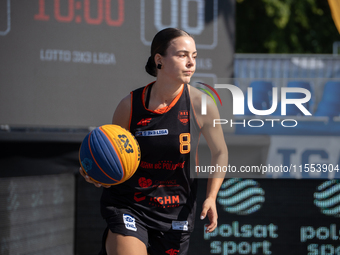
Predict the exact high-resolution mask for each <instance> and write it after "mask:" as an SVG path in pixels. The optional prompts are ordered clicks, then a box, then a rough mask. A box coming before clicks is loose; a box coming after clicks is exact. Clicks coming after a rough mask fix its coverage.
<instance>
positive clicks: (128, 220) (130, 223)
mask: <svg viewBox="0 0 340 255" xmlns="http://www.w3.org/2000/svg"><path fill="white" fill-rule="evenodd" d="M123 220H124V224H125V227H126V229H129V230H132V231H137V227H136V221H135V218H134V217H132V216H131V215H129V214H123Z"/></svg>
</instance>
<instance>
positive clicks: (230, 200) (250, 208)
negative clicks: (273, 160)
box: [217, 178, 265, 215]
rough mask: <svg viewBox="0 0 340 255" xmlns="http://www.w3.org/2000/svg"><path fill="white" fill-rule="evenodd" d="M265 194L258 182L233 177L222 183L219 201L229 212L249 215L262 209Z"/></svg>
mask: <svg viewBox="0 0 340 255" xmlns="http://www.w3.org/2000/svg"><path fill="white" fill-rule="evenodd" d="M264 194H265V192H264V190H263V189H262V188H261V187H260V185H259V183H258V182H256V181H254V180H249V179H240V178H232V179H229V180H227V181H225V182H224V183H223V184H222V186H221V189H220V191H219V192H218V197H217V202H218V203H219V204H220V205H221V206H223V209H224V211H226V212H228V213H234V214H237V215H248V214H252V213H254V212H257V211H258V210H260V208H261V207H262V204H263V203H264V201H265V197H264Z"/></svg>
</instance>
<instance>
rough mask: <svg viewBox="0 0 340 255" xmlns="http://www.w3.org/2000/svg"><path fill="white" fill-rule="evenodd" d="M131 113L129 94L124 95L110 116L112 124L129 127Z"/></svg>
mask: <svg viewBox="0 0 340 255" xmlns="http://www.w3.org/2000/svg"><path fill="white" fill-rule="evenodd" d="M130 113H131V95H127V96H126V97H124V98H123V99H122V100H121V101H120V102H119V104H118V106H117V108H116V110H115V112H114V114H113V118H112V124H116V125H119V126H122V127H124V128H125V129H128V128H129V122H130Z"/></svg>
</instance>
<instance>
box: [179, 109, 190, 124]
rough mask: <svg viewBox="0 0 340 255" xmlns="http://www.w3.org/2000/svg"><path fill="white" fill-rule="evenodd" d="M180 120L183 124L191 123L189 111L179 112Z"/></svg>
mask: <svg viewBox="0 0 340 255" xmlns="http://www.w3.org/2000/svg"><path fill="white" fill-rule="evenodd" d="M178 119H179V121H180V122H181V123H182V124H183V125H186V124H188V122H189V111H179V112H178Z"/></svg>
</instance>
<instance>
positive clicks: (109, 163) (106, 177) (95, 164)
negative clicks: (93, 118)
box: [79, 125, 140, 185]
mask: <svg viewBox="0 0 340 255" xmlns="http://www.w3.org/2000/svg"><path fill="white" fill-rule="evenodd" d="M79 161H80V165H81V167H82V168H83V169H84V170H85V171H86V173H87V174H88V176H89V177H90V178H91V179H92V180H93V181H95V182H98V183H101V184H105V185H116V184H119V183H122V182H124V181H126V180H128V179H129V178H130V177H131V176H132V175H133V174H134V173H135V172H136V170H137V168H138V165H139V162H140V148H139V145H138V142H137V140H136V139H135V137H134V136H133V135H132V134H131V133H130V132H129V131H128V130H126V129H124V128H122V127H120V126H118V125H103V126H100V127H97V128H96V129H94V130H92V131H91V132H90V133H88V134H87V135H86V137H85V138H84V140H83V142H82V144H81V146H80V149H79Z"/></svg>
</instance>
